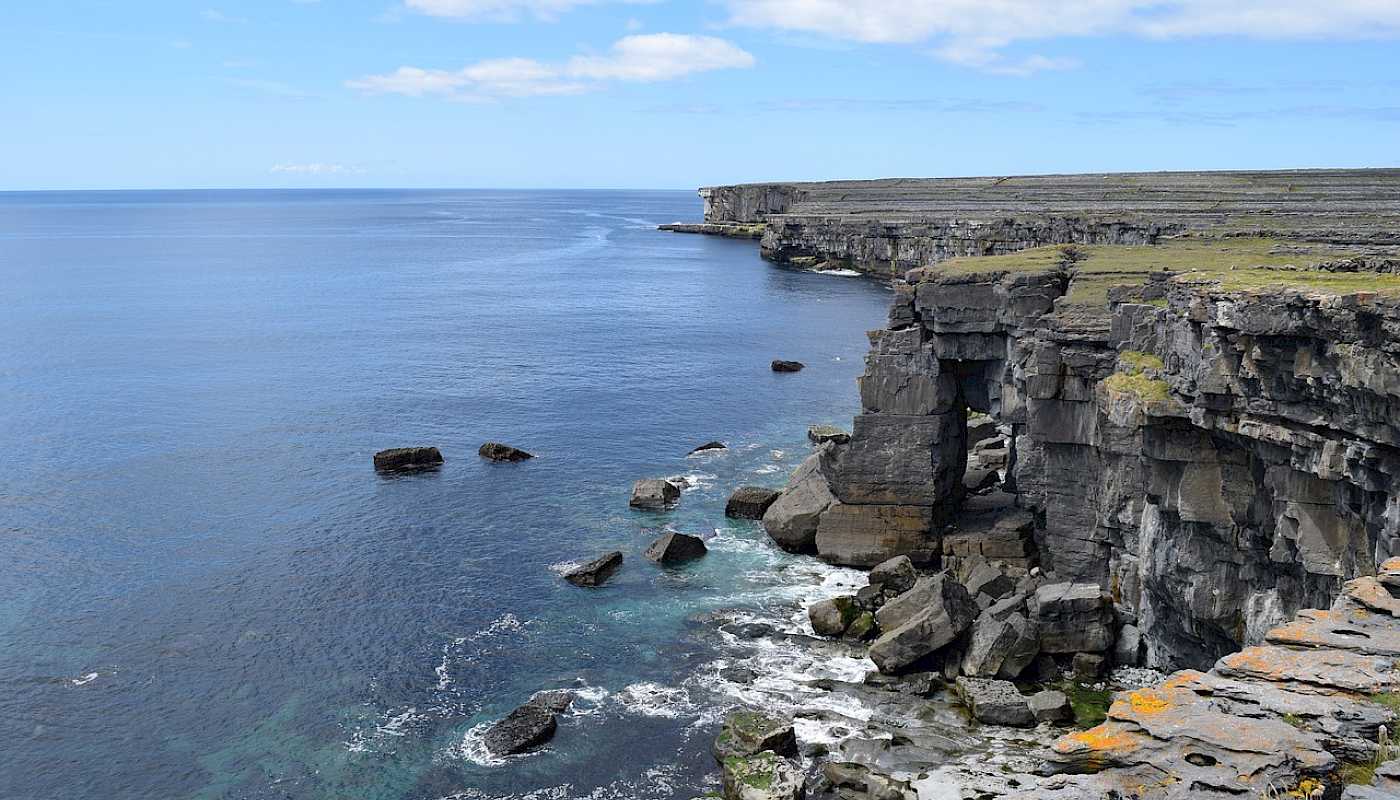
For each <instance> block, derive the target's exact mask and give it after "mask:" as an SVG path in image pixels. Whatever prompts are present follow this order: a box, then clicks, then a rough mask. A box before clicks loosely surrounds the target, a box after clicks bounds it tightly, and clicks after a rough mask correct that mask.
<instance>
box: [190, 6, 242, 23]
mask: <svg viewBox="0 0 1400 800" xmlns="http://www.w3.org/2000/svg"><path fill="white" fill-rule="evenodd" d="M200 16H201V17H204V18H205V19H206V20H208V21H210V22H221V23H237V24H242V23H244V22H247V21H248V18H247V17H235V16H230V15H228V14H225V13H224V12H222V11H220V10H219V9H217V8H206V9H204V10H203V11H202V12H200Z"/></svg>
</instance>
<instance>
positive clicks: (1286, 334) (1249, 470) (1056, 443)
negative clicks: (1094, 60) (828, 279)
mask: <svg viewBox="0 0 1400 800" xmlns="http://www.w3.org/2000/svg"><path fill="white" fill-rule="evenodd" d="M701 195H702V197H703V198H704V201H705V214H706V223H707V224H722V225H738V224H742V225H745V226H749V225H757V224H762V225H763V233H762V238H761V240H760V241H761V244H760V247H761V249H762V252H763V254H764V256H765V257H766V258H769V259H770V260H774V261H777V262H780V263H788V264H794V265H796V266H801V265H803V264H805V263H808V262H807V260H808V259H819V260H821V261H824V262H826V263H837V264H841V265H844V266H847V267H849V268H852V269H857V270H860V271H863V272H868V273H872V274H880V275H889V276H892V277H894V281H895V293H896V294H895V301H894V303H893V306H892V308H891V312H890V321H889V324H888V326H887V327H886V328H885V329H883V330H879V331H874V332H872V333H871V335H870V338H871V349H870V352H869V354H868V356H867V360H866V363H867V369H866V372H865V375H864V376H863V377H862V378H861V380H860V393H861V403H862V407H863V408H862V413H861V414H860V415H859V416H858V417H857V418H856V419H855V420H854V425H853V427H852V429H851V431H850V433H849V435H848V436H846V435H844V434H843V435H842V436H832V437H831V438H829V439H814V452H813V454H812V455H811V456H810V457H809V458H808V459H807V460H806V461H805V462H804V464H803V465H802V466H801V467H800V468H798V470H797V471H796V472H795V473H794V474H793V475H792V477H791V478H790V480H789V482H788V485H787V487H786V489H785V490H784V491H783V493H782V494H781V495H780V496H778V497H777V498H776V499H775V500H772V501H771V504H770V505H768V506H767V508H766V510H765V511H764V512H763V518H762V524H763V527H764V529H765V530H766V531H767V532H768V534H769V535H770V536H771V537H772V539H773V541H774V542H775V543H777V544H778V545H779V546H781V547H782V548H784V549H786V550H790V551H793V552H799V553H808V554H811V555H812V556H814V557H816V558H818V559H821V560H823V561H825V562H827V563H830V564H833V565H840V566H847V567H855V568H858V569H870V570H872V571H871V573H870V576H869V579H868V583H867V585H865V586H864V587H854V588H855V591H854V592H853V593H851V594H844V595H837V596H834V597H830V598H826V599H825V600H822V601H820V602H817V603H816V604H814V605H813V606H812V607H811V608H810V609H809V623H810V625H811V629H812V632H813V633H814V634H816V635H826V636H828V637H830V638H831V639H832V640H833V641H837V642H840V643H841V644H840V646H841V647H843V648H848V649H849V650H850V651H851V652H853V653H862V652H864V653H865V655H867V656H868V657H869V658H870V659H871V661H872V662H873V668H872V669H871V673H870V675H869V676H868V677H867V678H866V679H865V680H864V681H862V682H861V685H860V687H859V688H856V687H855V686H854V685H851V684H845V685H840V686H833V687H832V691H835V692H838V693H841V692H862V693H878V694H880V695H881V696H882V697H886V700H888V698H895V697H898V698H902V700H899V701H894V700H889V701H888V702H886V707H887V708H888V709H889V711H888V714H887V718H886V719H885V720H883V721H875V722H872V723H871V724H870V725H867V726H866V729H865V730H864V731H863V732H861V734H860V735H855V734H854V732H853V735H851V736H850V737H848V738H845V739H842V738H840V737H837V739H836V740H835V741H827V742H823V743H821V745H820V746H819V747H814V746H811V745H810V744H809V743H804V742H803V741H802V736H801V735H800V731H799V735H798V736H797V737H796V738H797V740H798V748H797V752H789V751H788V749H787V748H784V751H783V752H778V751H777V750H774V749H771V748H770V749H753V748H750V749H751V750H753V752H750V753H747V754H742V753H741V754H735V753H728V754H726V755H724V756H723V757H721V758H720V767H721V769H722V770H723V771H724V773H725V776H726V778H725V781H724V787H723V788H724V792H725V796H726V797H731V798H733V797H743V798H746V800H768V799H769V798H794V797H802V796H807V797H833V798H835V797H839V798H845V799H846V800H863V799H864V798H872V799H873V798H896V799H899V800H904V799H912V798H930V797H939V798H943V797H976V798H993V797H1015V798H1030V797H1065V798H1107V797H1115V798H1127V797H1141V798H1149V797H1154V798H1155V797H1162V798H1168V797H1328V798H1336V797H1342V796H1345V797H1349V798H1364V797H1389V796H1396V795H1395V794H1394V793H1395V792H1396V790H1397V786H1398V785H1400V784H1397V782H1396V780H1395V777H1396V776H1400V763H1397V762H1395V761H1394V760H1393V758H1394V757H1395V756H1396V755H1397V754H1400V753H1396V752H1393V751H1392V747H1391V745H1390V742H1389V732H1390V731H1393V730H1394V728H1395V724H1396V722H1395V718H1396V715H1397V710H1400V701H1397V698H1400V695H1397V694H1395V692H1396V690H1397V688H1400V687H1397V684H1400V671H1397V670H1396V667H1395V664H1396V659H1397V658H1400V619H1397V618H1396V617H1398V616H1400V560H1393V559H1395V557H1396V556H1397V555H1398V554H1400V276H1396V275H1395V274H1394V271H1393V270H1391V269H1387V268H1386V265H1387V264H1394V263H1395V259H1396V247H1395V245H1396V244H1397V242H1400V238H1398V237H1400V234H1397V231H1400V225H1398V224H1397V222H1400V171H1394V170H1390V171H1386V170H1364V171H1331V172H1322V171H1318V172H1280V173H1167V174H1161V175H1119V176H1114V175H1109V176H1047V177H1043V178H1013V179H964V180H950V181H874V182H846V183H837V184H773V185H751V186H742V187H716V188H712V189H705V190H702V191H701ZM794 259H801V260H798V261H796V262H795V263H794ZM1114 689H1118V690H1121V692H1120V693H1119V694H1117V695H1116V697H1114V698H1113V699H1112V702H1111V704H1110V703H1107V702H1106V701H1107V700H1108V697H1107V692H1108V691H1109V690H1114ZM1090 693H1099V694H1098V695H1097V698H1098V699H1097V700H1096V701H1090V700H1087V699H1086V697H1087V696H1088V695H1089V694H1090ZM880 702H885V701H884V700H882V701H880ZM1066 703H1069V704H1070V705H1072V706H1073V707H1074V710H1075V712H1077V713H1076V714H1075V715H1073V716H1075V717H1076V718H1077V722H1078V723H1079V727H1080V730H1076V731H1074V732H1068V731H1066V730H1065V729H1063V728H1061V727H1059V726H1060V725H1063V724H1065V723H1067V722H1069V721H1070V720H1069V718H1070V716H1072V715H1070V714H1068V713H1066V711H1065V704H1066ZM1096 703H1097V704H1100V705H1107V707H1106V708H1102V707H1099V708H1094V706H1095V705H1096ZM953 707H957V708H960V709H961V710H962V711H961V713H966V714H969V715H971V717H972V718H973V719H975V720H977V724H978V725H980V726H981V727H982V728H983V729H984V730H983V732H982V735H985V736H992V737H1001V738H1002V739H1003V740H1004V741H1014V742H1016V743H1017V744H1016V745H1015V746H1014V747H1012V748H1010V752H1012V753H1014V755H1012V756H1009V757H1006V758H999V757H995V756H994V755H992V754H990V753H989V754H988V756H987V757H986V758H983V759H980V760H979V759H976V758H966V757H963V756H958V757H952V756H949V753H951V752H952V751H954V750H958V749H959V748H956V747H951V746H949V745H948V744H947V743H944V744H943V745H942V746H941V747H940V745H939V744H938V743H937V742H936V741H933V740H931V739H929V738H924V737H921V736H920V735H919V734H918V733H916V732H915V731H918V730H919V729H921V728H923V727H924V725H923V723H922V722H921V721H920V720H921V719H922V720H927V719H937V718H939V716H940V715H941V714H944V713H946V711H940V710H938V709H945V710H946V709H949V708H953ZM1099 716H1102V717H1103V718H1102V720H1100V719H1099V718H1098V717H1099ZM781 722H782V720H778V721H776V722H774V723H772V724H774V725H779V724H780V723H781ZM765 724H766V723H765ZM730 727H732V726H730ZM730 727H726V731H728V732H729V735H731V736H732V735H733V732H732V731H731V730H730ZM1024 728H1029V730H1031V731H1033V732H1032V733H1029V734H1025V733H1022V734H1018V733H1016V732H1015V731H1017V730H1021V729H1024ZM1003 729H1004V730H1005V731H1006V733H997V731H1000V730H1003ZM881 730H885V731H888V736H887V737H886V736H882V735H880V731H881ZM938 731H939V733H938V734H937V735H939V736H942V735H946V729H945V728H942V727H939V728H938ZM934 738H935V739H936V736H935V737H934ZM872 741H880V742H884V744H883V745H877V746H873V747H872V745H871V742H872ZM963 752H965V751H963ZM804 768H805V770H806V773H805V774H806V777H805V779H803V780H794V779H793V775H802V774H803V769H804Z"/></svg>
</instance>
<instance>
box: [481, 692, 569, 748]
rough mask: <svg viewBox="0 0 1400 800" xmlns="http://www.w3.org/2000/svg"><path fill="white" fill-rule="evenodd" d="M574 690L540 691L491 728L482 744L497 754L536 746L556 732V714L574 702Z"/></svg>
mask: <svg viewBox="0 0 1400 800" xmlns="http://www.w3.org/2000/svg"><path fill="white" fill-rule="evenodd" d="M573 700H574V695H573V693H572V692H569V691H565V690H552V691H545V692H538V693H536V694H535V696H534V697H531V698H530V699H529V700H528V701H526V703H525V704H524V705H522V706H520V707H519V708H517V709H515V710H514V711H512V712H510V713H509V714H507V715H506V716H505V717H504V718H503V719H501V720H500V721H499V722H497V723H496V724H495V725H492V726H491V727H490V728H488V729H487V731H486V733H485V734H484V735H483V736H482V739H481V741H482V744H484V745H485V746H486V749H487V750H489V751H491V753H492V754H493V755H497V756H509V755H515V754H516V753H523V752H525V751H527V750H533V749H535V748H536V747H539V746H540V745H542V744H544V743H545V742H547V741H549V740H550V738H552V737H553V736H554V731H555V730H556V728H557V727H558V726H557V723H556V721H555V717H556V716H558V714H559V713H561V712H562V711H564V710H565V709H567V708H568V707H569V705H570V704H571V703H572V702H573Z"/></svg>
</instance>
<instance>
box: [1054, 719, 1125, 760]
mask: <svg viewBox="0 0 1400 800" xmlns="http://www.w3.org/2000/svg"><path fill="white" fill-rule="evenodd" d="M1071 743H1072V744H1074V745H1078V747H1071ZM1136 746H1137V740H1136V739H1134V738H1133V737H1132V736H1130V735H1128V734H1127V733H1125V732H1124V731H1123V730H1122V729H1121V728H1118V727H1116V726H1115V727H1109V726H1107V725H1096V726H1094V727H1092V728H1090V729H1089V730H1087V731H1078V732H1077V733H1071V734H1069V735H1068V736H1063V737H1061V738H1060V740H1059V741H1057V742H1055V750H1056V752H1059V753H1066V752H1070V751H1072V750H1075V749H1078V748H1079V747H1086V748H1088V749H1090V750H1096V751H1113V750H1131V749H1132V748H1134V747H1136Z"/></svg>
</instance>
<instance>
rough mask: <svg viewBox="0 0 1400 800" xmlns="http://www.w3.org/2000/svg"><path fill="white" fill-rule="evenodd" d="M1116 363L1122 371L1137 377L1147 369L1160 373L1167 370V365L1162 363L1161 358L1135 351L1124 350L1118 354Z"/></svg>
mask: <svg viewBox="0 0 1400 800" xmlns="http://www.w3.org/2000/svg"><path fill="white" fill-rule="evenodd" d="M1118 363H1119V364H1121V365H1123V367H1124V369H1123V371H1124V372H1126V373H1128V374H1129V375H1138V374H1141V373H1142V372H1144V371H1146V370H1149V369H1150V370H1156V371H1157V372H1161V371H1162V370H1164V369H1166V368H1167V365H1166V364H1164V363H1162V359H1161V358H1159V357H1157V356H1154V355H1153V354H1151V353H1143V352H1139V351H1137V350H1124V351H1123V352H1121V353H1119V354H1118Z"/></svg>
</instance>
